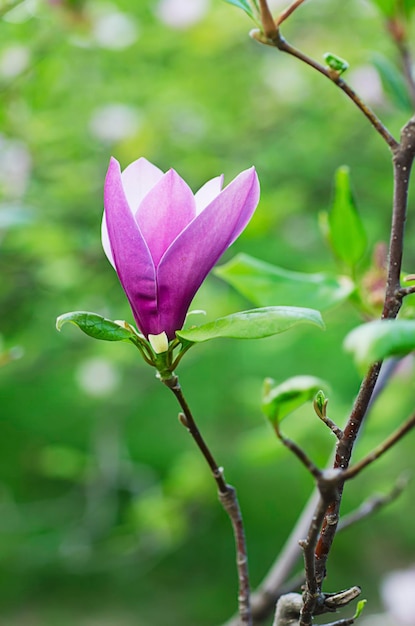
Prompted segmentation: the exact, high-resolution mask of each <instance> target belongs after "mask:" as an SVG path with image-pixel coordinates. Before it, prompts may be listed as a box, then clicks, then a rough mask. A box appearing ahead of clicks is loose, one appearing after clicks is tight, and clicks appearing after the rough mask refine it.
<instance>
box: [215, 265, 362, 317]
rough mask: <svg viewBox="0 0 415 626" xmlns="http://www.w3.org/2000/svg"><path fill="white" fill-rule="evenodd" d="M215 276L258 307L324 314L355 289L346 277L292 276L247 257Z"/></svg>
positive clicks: (216, 272) (298, 273)
mask: <svg viewBox="0 0 415 626" xmlns="http://www.w3.org/2000/svg"><path fill="white" fill-rule="evenodd" d="M214 272H215V274H216V275H217V276H220V278H222V279H223V280H225V281H226V282H227V283H228V284H230V285H232V287H234V288H235V289H236V290H237V291H239V293H241V294H242V295H243V296H245V297H246V298H247V299H248V300H250V301H251V302H252V303H253V304H255V305H256V306H272V305H274V304H275V303H277V302H281V303H283V304H284V305H287V306H306V307H309V308H311V309H319V310H324V309H329V308H330V307H333V306H335V305H336V304H338V303H339V302H342V301H344V300H346V299H347V298H348V296H349V295H350V294H351V293H352V291H353V289H354V285H353V282H352V281H351V280H350V279H349V278H347V277H346V276H332V275H330V274H326V273H319V274H305V273H300V272H291V271H289V270H286V269H283V268H281V267H277V266H275V265H271V264H270V263H264V262H263V261H259V260H258V259H254V258H253V257H250V256H248V255H246V254H238V255H237V256H236V257H234V258H233V259H232V260H231V261H229V263H226V265H221V266H220V267H217V268H216V269H215V270H214Z"/></svg>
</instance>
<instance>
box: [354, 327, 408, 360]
mask: <svg viewBox="0 0 415 626" xmlns="http://www.w3.org/2000/svg"><path fill="white" fill-rule="evenodd" d="M344 347H345V349H346V350H347V351H348V352H352V353H353V355H354V359H355V362H356V364H357V365H358V367H359V368H361V369H362V370H365V369H366V368H367V367H369V366H370V365H371V364H372V363H376V362H377V361H381V360H382V359H384V358H386V357H389V356H396V355H399V356H402V355H405V354H409V353H410V352H412V351H413V350H415V321H413V320H377V321H375V322H369V323H368V324H363V325H362V326H358V327H357V328H355V329H354V330H352V332H351V333H349V334H348V335H347V337H346V339H345V342H344Z"/></svg>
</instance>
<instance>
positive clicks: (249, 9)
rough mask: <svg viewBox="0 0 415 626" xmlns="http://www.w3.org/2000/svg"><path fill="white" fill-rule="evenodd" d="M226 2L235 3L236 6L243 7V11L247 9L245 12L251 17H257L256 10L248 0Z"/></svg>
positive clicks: (227, 0) (228, 1)
mask: <svg viewBox="0 0 415 626" xmlns="http://www.w3.org/2000/svg"><path fill="white" fill-rule="evenodd" d="M225 2H227V3H228V4H233V5H234V6H235V7H238V9H242V11H245V13H247V14H248V15H249V17H251V18H252V19H253V20H254V19H255V15H254V12H253V10H252V7H251V5H250V4H249V2H248V0H225Z"/></svg>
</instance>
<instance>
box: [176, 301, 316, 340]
mask: <svg viewBox="0 0 415 626" xmlns="http://www.w3.org/2000/svg"><path fill="white" fill-rule="evenodd" d="M298 324H313V325H314V326H318V327H319V328H324V322H323V320H322V317H321V314H320V313H319V311H316V310H315V309H306V308H304V307H288V306H285V307H284V306H269V307H263V308H261V309H249V310H248V311H240V312H239V313H233V314H232V315H227V316H226V317H221V318H219V319H216V320H214V321H213V322H209V323H208V324H203V325H202V326H193V327H191V328H188V329H186V330H181V331H177V332H176V335H177V336H178V337H179V339H182V338H183V339H185V340H186V341H192V342H195V343H200V342H202V341H209V340H210V339H216V338H218V337H231V338H233V339H261V338H264V337H271V336H272V335H278V334H279V333H282V332H284V331H286V330H289V329H290V328H293V327H294V326H297V325H298Z"/></svg>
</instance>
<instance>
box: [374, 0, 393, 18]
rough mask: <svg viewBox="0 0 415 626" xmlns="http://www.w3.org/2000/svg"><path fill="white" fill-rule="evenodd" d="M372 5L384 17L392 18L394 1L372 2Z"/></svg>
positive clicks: (376, 0)
mask: <svg viewBox="0 0 415 626" xmlns="http://www.w3.org/2000/svg"><path fill="white" fill-rule="evenodd" d="M372 2H373V4H375V5H376V6H377V7H378V9H379V10H380V12H381V13H382V14H383V15H385V17H392V16H393V15H395V13H396V8H397V6H396V0H372Z"/></svg>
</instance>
